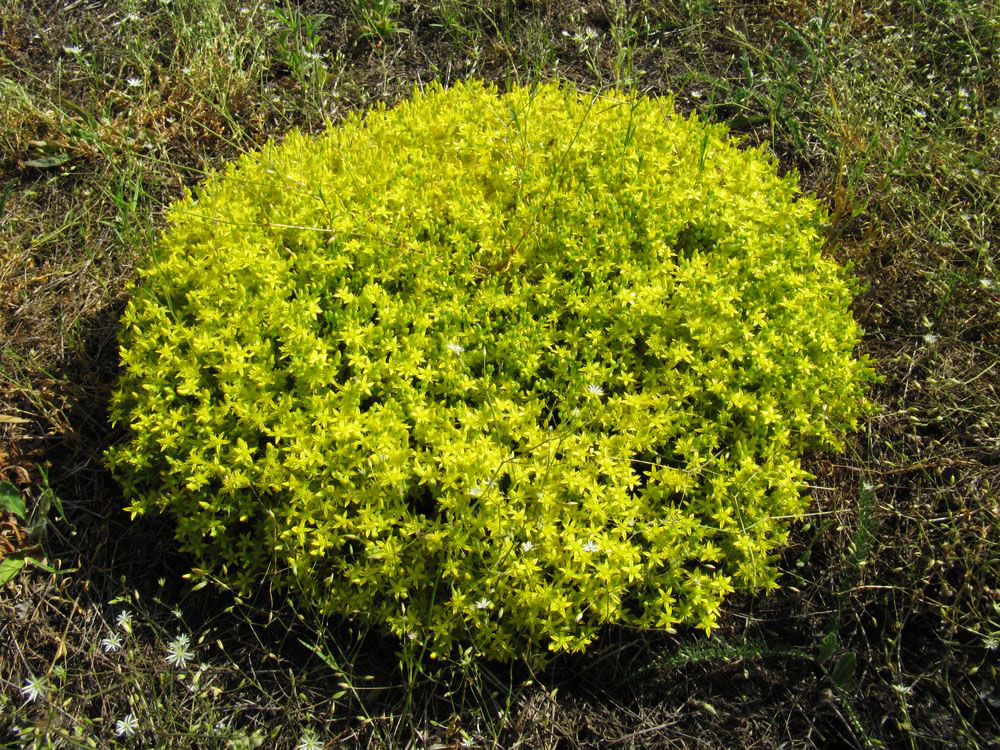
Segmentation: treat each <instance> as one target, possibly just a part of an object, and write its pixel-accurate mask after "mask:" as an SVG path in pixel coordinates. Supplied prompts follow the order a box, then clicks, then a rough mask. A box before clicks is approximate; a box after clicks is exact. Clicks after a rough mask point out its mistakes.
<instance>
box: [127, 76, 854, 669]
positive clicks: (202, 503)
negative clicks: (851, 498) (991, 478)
mask: <svg viewBox="0 0 1000 750" xmlns="http://www.w3.org/2000/svg"><path fill="white" fill-rule="evenodd" d="M823 219H824V215H823V212H822V211H821V209H820V208H819V206H818V205H817V203H816V202H815V201H814V200H812V199H810V198H807V197H803V196H800V195H798V193H797V187H796V180H795V178H794V176H788V177H784V178H781V177H778V176H777V175H776V169H775V165H774V163H773V162H772V161H771V160H770V159H769V158H768V157H767V156H766V155H765V154H764V153H763V152H761V151H752V150H751V151H746V150H740V149H738V148H737V147H736V145H735V144H734V142H733V141H732V139H730V138H729V137H728V135H727V133H726V130H725V128H724V127H722V126H718V125H706V124H705V123H703V122H699V121H698V120H697V119H695V118H691V119H684V118H682V117H680V116H678V115H676V114H675V113H674V111H673V107H672V103H671V101H670V100H668V99H654V98H635V97H632V96H627V95H625V94H622V93H618V92H611V93H606V94H603V95H595V94H581V93H579V92H578V91H576V90H575V89H573V88H570V87H565V86H559V85H554V84H552V85H544V86H537V87H531V88H519V89H515V90H513V91H511V92H510V93H507V94H504V95H502V96H500V95H498V94H497V92H496V91H495V90H494V89H492V88H489V87H486V86H484V85H482V84H479V83H466V84H462V85H457V86H455V87H453V88H451V89H448V90H442V89H441V88H440V87H430V88H428V89H427V90H425V91H423V92H416V93H415V95H414V97H413V99H412V101H408V102H406V103H404V104H402V105H400V106H398V107H397V108H395V109H391V110H386V109H385V108H380V109H376V110H373V111H371V112H369V113H368V114H367V115H365V116H363V117H362V116H354V117H352V118H351V119H349V120H348V121H347V122H345V123H344V124H342V125H340V126H336V127H330V128H328V129H327V131H326V132H325V133H323V134H322V135H320V136H319V137H317V138H310V137H307V136H304V135H300V134H291V135H289V136H288V137H287V138H286V139H285V141H284V142H283V143H282V144H280V145H274V144H271V145H267V146H265V147H264V148H263V149H262V150H261V151H260V152H259V153H254V154H250V155H247V156H244V157H243V158H242V159H241V160H240V161H239V162H238V163H237V164H234V165H231V166H230V167H229V168H227V169H226V170H225V171H224V172H222V173H221V174H216V175H213V176H212V177H210V179H208V180H207V182H206V183H205V184H204V185H203V186H202V187H200V188H199V189H198V190H197V191H195V192H194V193H193V194H190V195H187V196H186V197H185V198H184V199H183V200H181V201H179V202H178V203H177V204H176V205H174V206H173V207H172V210H171V212H170V214H169V220H170V228H169V230H168V231H167V232H166V233H165V234H164V235H163V236H162V238H161V239H160V240H159V241H158V243H157V246H156V252H155V253H154V254H153V255H152V258H151V262H150V263H149V264H148V266H147V267H146V268H145V269H144V270H142V271H141V274H140V280H139V282H138V283H137V285H136V286H135V288H134V296H133V297H132V300H131V302H130V304H129V305H128V308H127V311H126V312H125V315H124V327H123V331H122V339H121V355H122V363H123V374H122V378H121V382H120V386H119V388H118V390H117V392H116V394H115V396H114V399H113V406H112V411H113V418H114V419H115V420H116V421H117V422H120V423H122V424H124V425H127V428H128V439H127V440H126V441H124V442H123V443H122V444H120V445H118V446H116V447H114V448H112V449H111V450H110V452H109V454H108V457H109V461H110V464H111V466H112V468H113V471H114V472H115V474H116V476H117V477H118V479H119V480H120V482H121V483H122V485H123V487H124V489H125V492H126V494H127V497H128V498H129V499H130V502H131V505H130V507H129V510H130V511H131V512H132V513H133V514H134V515H140V514H144V513H150V512H158V513H168V514H170V515H172V516H173V517H175V518H176V521H177V537H178V539H179V541H180V544H181V545H182V547H183V549H185V550H187V551H188V552H190V553H192V554H193V555H194V557H195V558H196V559H197V560H198V561H199V562H200V564H202V565H203V566H204V567H205V568H207V569H209V570H211V571H213V572H214V573H216V574H217V575H219V576H220V577H222V578H223V579H224V580H226V581H228V582H229V583H231V584H232V585H233V586H235V587H236V589H237V590H240V591H246V590H249V589H251V588H255V587H257V586H258V585H259V584H260V583H261V582H262V581H267V582H268V583H270V584H272V585H275V586H278V587H280V588H284V589H288V590H291V591H292V592H294V594H295V595H296V597H297V598H298V599H299V600H300V601H302V602H303V603H304V604H306V605H308V606H309V607H311V608H313V610H314V611H317V612H323V613H339V614H342V615H344V616H347V617H351V618H356V619H358V620H362V621H365V622H368V623H374V624H376V625H378V626H379V627H381V628H382V629H384V630H386V631H390V632H391V633H393V634H395V635H397V636H399V637H400V638H401V639H403V642H404V643H407V644H413V645H415V646H416V647H419V648H421V649H426V650H427V651H428V652H431V653H433V654H438V655H444V654H447V653H449V652H451V651H452V650H453V649H454V648H456V647H459V646H461V647H463V648H464V647H469V646H471V647H473V648H475V649H477V650H478V651H479V652H480V653H484V654H487V655H489V656H493V657H499V658H509V657H514V656H517V657H521V658H526V659H535V660H537V659H541V658H542V657H544V655H545V653H546V651H552V652H561V651H579V650H581V649H583V648H584V647H586V645H587V644H588V643H589V642H590V641H591V640H592V639H593V638H594V636H595V634H596V633H597V631H598V630H599V629H600V628H601V627H602V626H603V625H605V624H608V623H618V624H622V625H626V626H634V627H639V628H671V627H672V626H675V625H678V624H691V625H695V626H697V627H700V628H703V629H704V630H705V631H706V632H707V631H710V630H711V629H712V628H713V627H714V626H715V624H716V621H717V618H718V616H719V612H720V604H721V602H722V601H723V598H724V597H725V595H726V594H727V593H729V592H731V591H734V590H737V589H741V590H749V589H757V588H761V587H763V588H765V589H768V588H774V587H775V585H776V577H777V571H776V566H775V555H776V553H777V552H778V551H779V550H780V549H781V547H782V545H783V544H784V543H785V541H786V539H787V536H788V533H789V524H790V522H791V521H792V520H793V519H795V518H796V517H797V516H799V515H800V514H801V513H802V512H803V510H804V509H805V507H806V503H807V500H806V498H805V497H804V496H803V493H802V491H803V488H804V484H805V481H806V479H807V474H806V472H805V471H804V470H803V469H802V467H801V465H800V457H801V455H802V454H803V452H804V451H806V450H809V449H814V448H818V447H823V448H831V449H836V448H838V446H840V444H841V437H842V435H843V433H844V431H845V430H847V429H850V428H852V427H854V426H855V423H856V420H857V418H858V417H859V416H860V413H861V410H862V408H863V406H864V398H863V388H864V384H865V381H866V380H867V379H868V377H869V374H870V367H869V366H868V364H867V363H866V362H864V361H863V360H857V359H855V358H853V357H852V350H853V349H854V347H855V345H856V343H857V342H858V338H859V331H858V328H857V327H856V325H855V323H854V321H853V319H852V316H851V314H850V313H849V311H848V306H849V304H850V302H851V297H852V291H853V289H852V285H851V283H850V281H849V280H848V278H847V276H846V274H845V272H844V271H843V269H841V268H840V267H838V266H837V265H835V264H834V263H833V262H832V261H831V260H829V259H827V258H825V257H824V256H823V254H822V252H821V246H822V241H821V238H820V230H819V226H820V224H821V222H822V221H823Z"/></svg>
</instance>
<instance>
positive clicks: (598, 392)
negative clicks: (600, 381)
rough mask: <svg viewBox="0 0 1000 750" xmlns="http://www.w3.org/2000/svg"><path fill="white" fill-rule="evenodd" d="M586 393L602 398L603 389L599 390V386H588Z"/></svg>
mask: <svg viewBox="0 0 1000 750" xmlns="http://www.w3.org/2000/svg"><path fill="white" fill-rule="evenodd" d="M587 393H589V394H590V395H591V396H603V395H604V389H603V388H601V386H599V385H588V386H587Z"/></svg>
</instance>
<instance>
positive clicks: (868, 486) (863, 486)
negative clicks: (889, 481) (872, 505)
mask: <svg viewBox="0 0 1000 750" xmlns="http://www.w3.org/2000/svg"><path fill="white" fill-rule="evenodd" d="M861 489H863V490H864V491H865V492H871V491H872V490H874V489H875V485H874V484H872V483H871V482H862V483H861Z"/></svg>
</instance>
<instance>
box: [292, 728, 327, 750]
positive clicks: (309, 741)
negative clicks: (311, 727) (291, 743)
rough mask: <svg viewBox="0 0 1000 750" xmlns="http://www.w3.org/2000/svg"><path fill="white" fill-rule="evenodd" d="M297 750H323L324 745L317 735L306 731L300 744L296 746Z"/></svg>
mask: <svg viewBox="0 0 1000 750" xmlns="http://www.w3.org/2000/svg"><path fill="white" fill-rule="evenodd" d="M295 750H323V743H322V742H320V741H319V738H318V737H317V736H316V735H315V734H313V733H312V732H310V731H306V732H303V734H302V738H301V739H300V740H299V744H298V745H296V746H295Z"/></svg>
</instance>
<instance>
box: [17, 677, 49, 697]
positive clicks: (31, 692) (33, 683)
mask: <svg viewBox="0 0 1000 750" xmlns="http://www.w3.org/2000/svg"><path fill="white" fill-rule="evenodd" d="M46 688H47V685H46V684H45V678H44V677H41V676H39V677H35V676H34V675H31V676H30V677H29V678H28V680H27V682H25V683H24V687H22V688H21V695H23V696H24V697H25V698H27V699H28V702H29V703H34V702H35V701H37V700H38V699H39V698H44V697H45V690H46Z"/></svg>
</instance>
